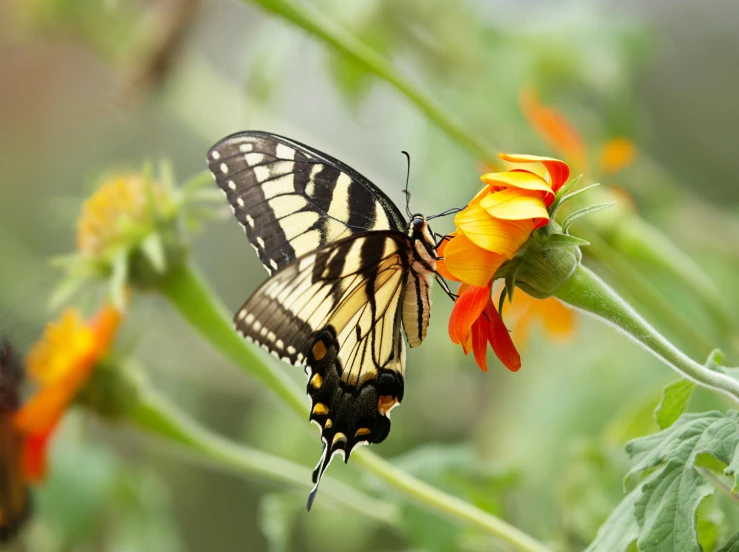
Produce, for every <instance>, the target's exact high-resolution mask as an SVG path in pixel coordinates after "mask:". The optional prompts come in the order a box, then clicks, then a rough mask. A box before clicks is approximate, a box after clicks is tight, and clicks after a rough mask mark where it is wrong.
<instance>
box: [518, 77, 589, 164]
mask: <svg viewBox="0 0 739 552" xmlns="http://www.w3.org/2000/svg"><path fill="white" fill-rule="evenodd" d="M519 103H520V104H521V109H522V111H523V114H524V116H525V117H526V119H527V120H528V121H529V123H531V126H532V127H534V129H535V130H536V131H537V132H538V133H539V135H540V136H541V137H542V138H544V140H546V141H547V143H548V144H549V145H550V146H551V147H552V149H553V150H554V151H556V152H557V153H558V154H559V155H561V156H562V157H564V158H565V159H567V160H568V161H569V162H570V163H572V165H573V166H574V167H575V168H576V169H577V170H578V171H579V172H587V170H588V167H587V159H588V152H587V148H586V147H585V143H584V142H583V139H582V137H581V136H580V133H579V132H578V131H577V129H576V128H575V126H574V125H573V124H572V123H571V122H570V121H569V120H568V119H567V117H565V116H564V115H563V114H562V113H560V112H559V111H557V110H556V109H554V108H552V107H549V106H547V105H545V104H543V103H541V101H539V96H538V94H537V93H536V90H534V89H533V88H531V87H526V88H524V89H523V90H522V91H521V94H520V95H519Z"/></svg>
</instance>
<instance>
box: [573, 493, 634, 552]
mask: <svg viewBox="0 0 739 552" xmlns="http://www.w3.org/2000/svg"><path fill="white" fill-rule="evenodd" d="M640 496H641V485H640V486H638V487H637V488H636V489H634V490H633V491H631V492H630V493H629V494H627V495H626V497H625V498H624V499H623V500H622V501H621V503H620V504H619V505H618V506H616V509H615V510H613V512H611V515H610V516H608V519H607V520H606V521H605V522H604V523H603V525H601V526H600V529H598V534H597V535H596V537H595V540H594V541H593V542H592V543H590V546H588V547H587V549H586V550H585V552H624V551H625V550H627V549H628V547H629V545H630V544H631V543H633V542H634V541H635V540H636V539H637V538H638V537H639V525H638V524H637V523H636V518H635V517H634V507H635V504H636V501H637V500H638V499H639V497H640Z"/></svg>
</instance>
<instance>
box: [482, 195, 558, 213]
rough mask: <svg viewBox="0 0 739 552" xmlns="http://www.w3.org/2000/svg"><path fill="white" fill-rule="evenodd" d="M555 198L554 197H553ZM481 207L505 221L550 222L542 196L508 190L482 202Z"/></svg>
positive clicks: (490, 196)
mask: <svg viewBox="0 0 739 552" xmlns="http://www.w3.org/2000/svg"><path fill="white" fill-rule="evenodd" d="M552 197H554V196H552ZM480 207H482V208H483V209H485V210H486V211H487V212H488V214H489V215H491V216H493V217H495V218H499V219H504V220H525V219H540V218H543V219H546V221H549V212H548V211H547V208H546V205H544V200H543V199H542V194H541V193H540V192H530V191H528V190H518V189H516V188H508V189H505V190H502V191H500V192H495V193H494V194H490V195H488V196H487V197H485V198H483V200H482V201H480Z"/></svg>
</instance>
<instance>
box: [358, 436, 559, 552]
mask: <svg viewBox="0 0 739 552" xmlns="http://www.w3.org/2000/svg"><path fill="white" fill-rule="evenodd" d="M352 459H353V460H354V461H355V462H357V463H358V464H360V465H361V466H363V467H364V468H365V470H366V471H368V472H371V473H373V474H374V475H375V476H376V477H378V478H379V479H382V480H383V481H385V483H387V484H389V485H390V486H391V487H393V488H394V489H396V490H398V491H400V492H402V493H403V494H405V495H406V496H408V497H409V498H411V499H413V500H415V501H416V502H417V503H419V504H421V505H422V506H424V507H425V508H427V509H429V510H433V511H436V512H438V513H440V514H442V515H443V516H445V517H448V518H451V519H455V520H457V521H458V522H460V523H462V524H464V525H467V526H469V527H472V528H474V529H478V530H480V531H482V532H483V533H487V534H489V535H494V536H496V537H498V538H500V539H501V540H504V541H506V542H508V543H509V544H511V545H512V546H514V547H515V548H517V549H518V550H528V551H531V552H549V548H547V547H546V546H544V545H543V544H542V543H540V542H538V541H537V540H536V539H534V538H532V537H531V536H529V535H527V534H526V533H524V532H523V531H521V530H520V529H517V528H516V527H513V526H512V525H509V524H508V523H506V522H505V521H503V520H502V519H500V518H497V517H495V516H492V515H490V514H488V513H487V512H484V511H483V510H480V509H479V508H477V507H475V506H473V505H471V504H469V503H468V502H465V501H464V500H461V499H459V498H457V497H455V496H452V495H450V494H447V493H445V492H443V491H440V490H438V489H436V488H435V487H432V486H431V485H429V484H428V483H424V482H423V481H420V480H418V479H416V478H415V477H413V476H411V475H408V474H407V473H405V472H403V471H402V470H399V469H397V468H396V467H394V466H393V465H392V464H389V463H388V462H386V461H385V460H383V459H382V458H380V457H378V456H377V455H375V454H373V453H372V452H370V451H369V450H367V449H359V450H356V451H354V453H353V454H352Z"/></svg>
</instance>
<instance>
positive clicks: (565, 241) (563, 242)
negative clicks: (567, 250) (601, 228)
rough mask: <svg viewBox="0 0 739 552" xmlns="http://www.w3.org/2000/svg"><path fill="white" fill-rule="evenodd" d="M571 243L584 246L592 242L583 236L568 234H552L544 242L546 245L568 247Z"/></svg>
mask: <svg viewBox="0 0 739 552" xmlns="http://www.w3.org/2000/svg"><path fill="white" fill-rule="evenodd" d="M571 245H575V246H577V247H582V246H585V245H590V242H589V241H586V240H583V239H582V238H576V237H575V236H568V235H567V234H551V235H550V236H549V237H548V238H547V241H545V242H544V247H562V246H564V247H568V246H571Z"/></svg>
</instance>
